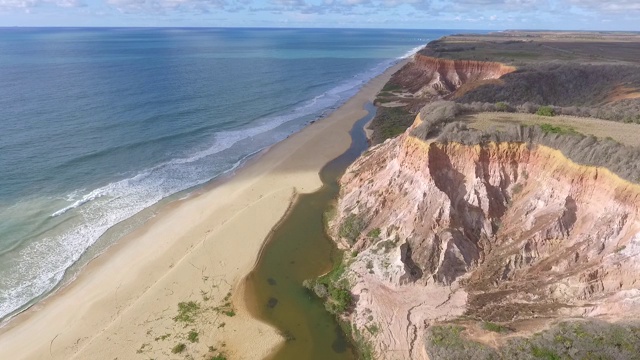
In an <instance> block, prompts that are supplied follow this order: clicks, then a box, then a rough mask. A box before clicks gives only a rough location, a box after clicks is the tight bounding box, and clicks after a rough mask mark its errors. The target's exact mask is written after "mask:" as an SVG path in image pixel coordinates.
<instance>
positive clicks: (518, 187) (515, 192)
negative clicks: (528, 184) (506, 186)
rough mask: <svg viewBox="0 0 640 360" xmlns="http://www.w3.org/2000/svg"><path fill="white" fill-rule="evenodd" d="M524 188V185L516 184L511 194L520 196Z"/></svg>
mask: <svg viewBox="0 0 640 360" xmlns="http://www.w3.org/2000/svg"><path fill="white" fill-rule="evenodd" d="M523 188H524V187H523V186H522V184H515V185H513V188H511V193H512V194H513V195H518V194H520V193H521V192H522V189H523Z"/></svg>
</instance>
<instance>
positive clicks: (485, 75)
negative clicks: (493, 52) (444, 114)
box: [392, 54, 516, 96]
mask: <svg viewBox="0 0 640 360" xmlns="http://www.w3.org/2000/svg"><path fill="white" fill-rule="evenodd" d="M515 70H516V68H515V67H513V66H507V65H504V64H501V63H498V62H489V61H474V60H450V59H442V58H436V57H431V56H425V55H421V54H416V55H415V58H414V59H413V61H412V62H410V63H409V64H407V66H406V67H405V68H404V69H402V71H400V72H399V73H398V74H397V75H396V76H395V77H394V78H393V79H392V81H394V82H396V83H399V84H402V85H403V86H405V87H406V88H407V89H408V90H409V91H411V92H412V93H414V94H417V95H418V96H420V95H422V94H439V95H447V94H450V93H452V92H453V91H455V90H457V89H458V88H460V86H462V85H463V84H467V83H471V82H478V81H483V80H492V79H498V78H500V77H501V76H503V75H505V74H508V73H510V72H513V71H515Z"/></svg>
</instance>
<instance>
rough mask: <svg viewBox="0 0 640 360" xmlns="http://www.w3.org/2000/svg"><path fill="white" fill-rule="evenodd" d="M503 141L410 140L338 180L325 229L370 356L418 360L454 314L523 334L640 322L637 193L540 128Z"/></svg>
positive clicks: (378, 150)
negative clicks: (344, 255) (548, 139)
mask: <svg viewBox="0 0 640 360" xmlns="http://www.w3.org/2000/svg"><path fill="white" fill-rule="evenodd" d="M421 123H423V122H422V120H420V116H418V118H417V120H416V124H415V125H414V128H417V127H418V126H419V125H420V124H421ZM465 131H468V130H460V129H457V131H456V137H457V139H461V138H463V137H464V136H463V135H461V134H462V133H464V132H465ZM512 131H513V132H515V133H519V134H520V138H519V140H518V141H493V140H487V139H482V138H481V137H475V138H476V139H478V140H477V141H478V142H477V143H475V144H472V142H473V141H471V140H468V139H467V140H466V142H467V144H464V143H462V142H457V141H451V140H446V134H442V133H440V135H439V136H438V137H436V138H431V139H420V138H418V137H416V136H414V135H412V134H411V130H409V131H407V133H405V134H403V135H401V136H399V137H397V138H395V139H391V140H388V141H386V142H385V143H384V144H381V145H379V146H376V147H374V148H372V149H371V150H370V151H369V152H368V153H367V154H366V155H364V156H362V157H361V158H360V159H358V160H357V161H356V162H355V163H354V164H353V165H352V166H351V167H350V168H349V169H348V171H347V173H346V174H345V175H344V176H343V177H342V179H341V186H342V189H341V193H340V198H339V201H338V203H337V206H336V216H335V217H334V218H333V220H332V221H331V222H330V230H331V233H332V235H333V236H334V238H335V239H336V240H337V241H338V242H339V244H340V246H341V247H342V248H344V249H348V250H349V251H350V252H351V253H352V254H355V256H354V257H352V258H351V259H349V260H348V261H347V263H348V268H347V269H348V270H347V271H346V272H345V275H344V278H345V279H348V282H349V285H350V286H351V292H352V294H353V297H354V306H353V311H352V312H351V314H350V315H349V319H350V321H351V323H352V324H353V326H354V327H356V328H361V329H368V328H370V327H371V326H375V328H376V329H378V331H377V332H376V333H375V334H370V335H372V336H370V337H369V339H370V340H371V341H372V343H373V344H375V350H376V353H377V354H378V356H379V358H382V359H387V358H388V359H426V358H428V356H427V352H428V347H426V346H425V339H426V338H427V334H428V331H429V329H430V327H431V326H432V325H434V324H437V323H441V322H446V321H454V320H459V319H461V317H464V318H465V319H470V320H473V321H472V324H473V323H474V321H475V322H490V323H498V324H502V325H500V326H506V327H508V328H518V327H524V328H525V329H529V331H532V330H540V329H544V328H546V327H548V326H550V325H551V324H554V323H557V322H558V321H559V320H561V319H572V318H597V319H606V320H607V321H618V320H621V319H631V318H633V319H638V318H640V307H639V306H638V305H640V291H638V289H637V288H638V285H639V284H640V282H639V281H640V266H639V265H638V264H640V186H639V185H637V184H634V183H631V182H629V181H626V180H624V179H622V178H620V177H619V176H618V175H616V174H615V173H613V172H611V171H609V170H607V169H606V168H602V167H598V166H591V165H586V164H578V163H576V162H574V161H572V160H571V159H569V158H567V156H565V155H564V154H563V153H562V152H561V151H560V150H557V149H554V148H552V147H549V146H545V145H543V144H541V141H540V135H539V134H540V133H543V132H542V131H541V130H540V129H539V128H538V129H536V128H522V127H520V128H514V129H513V130H512ZM471 132H473V131H471ZM476 135H477V134H476ZM505 137H506V138H509V136H505ZM564 137H570V135H567V136H564ZM556 138H557V137H556ZM560 140H562V139H561V137H560ZM592 145H593V144H592ZM354 228H355V230H357V231H353V229H354ZM540 319H545V320H544V321H538V322H537V323H535V326H533V325H531V324H529V325H526V324H528V323H527V322H528V321H529V322H530V321H532V320H540ZM364 333H365V334H366V333H367V332H366V331H365V332H364ZM524 333H526V331H525V332H524ZM494 340H495V339H494ZM498 343H499V342H497V343H495V344H493V345H494V346H495V345H496V344H498ZM431 350H433V349H431ZM444 358H446V357H444Z"/></svg>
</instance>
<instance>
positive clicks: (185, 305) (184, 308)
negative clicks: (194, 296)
mask: <svg viewBox="0 0 640 360" xmlns="http://www.w3.org/2000/svg"><path fill="white" fill-rule="evenodd" d="M199 312H200V304H198V303H197V302H195V301H187V302H180V303H178V315H176V316H175V317H174V318H173V320H174V321H177V322H184V323H193V322H194V321H195V317H196V316H197V314H198V313H199Z"/></svg>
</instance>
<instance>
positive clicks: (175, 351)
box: [171, 343, 187, 354]
mask: <svg viewBox="0 0 640 360" xmlns="http://www.w3.org/2000/svg"><path fill="white" fill-rule="evenodd" d="M186 348H187V345H185V344H183V343H180V344H178V345H176V346H174V347H173V349H171V352H172V353H173V354H180V353H181V352H183V351H184V350H185V349H186Z"/></svg>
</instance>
